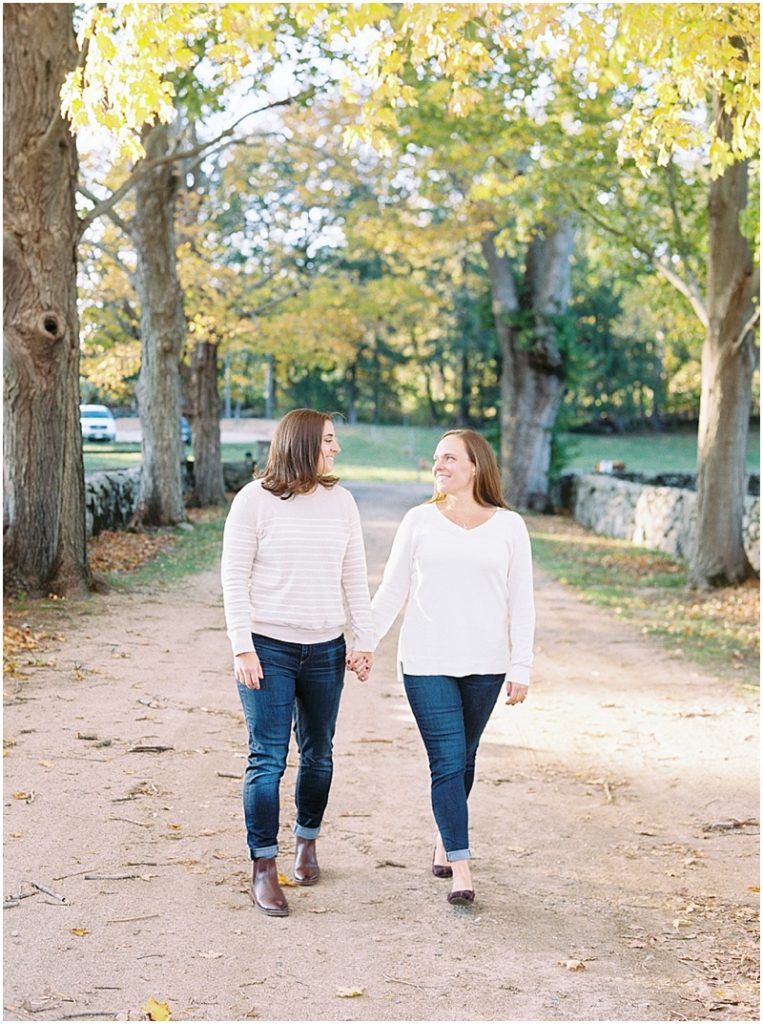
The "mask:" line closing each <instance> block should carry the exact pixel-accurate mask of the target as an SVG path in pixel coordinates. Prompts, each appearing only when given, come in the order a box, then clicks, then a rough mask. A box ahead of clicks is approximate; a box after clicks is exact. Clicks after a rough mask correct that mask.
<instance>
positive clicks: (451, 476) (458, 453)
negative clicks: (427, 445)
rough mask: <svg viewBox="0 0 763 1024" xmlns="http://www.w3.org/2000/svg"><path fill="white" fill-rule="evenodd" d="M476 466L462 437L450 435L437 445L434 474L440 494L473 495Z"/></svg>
mask: <svg viewBox="0 0 763 1024" xmlns="http://www.w3.org/2000/svg"><path fill="white" fill-rule="evenodd" d="M475 473H476V467H475V465H474V463H473V462H472V460H471V459H470V458H469V453H468V451H467V450H466V445H465V444H464V442H463V441H462V440H461V438H460V437H456V436H454V435H448V436H446V437H444V438H443V439H442V440H441V441H440V443H439V444H438V445H437V448H436V449H435V453H434V464H433V466H432V474H433V475H434V480H435V487H436V488H437V491H438V492H439V493H440V494H447V495H453V496H454V497H455V496H456V495H470V496H471V495H472V494H473V492H474V476H475Z"/></svg>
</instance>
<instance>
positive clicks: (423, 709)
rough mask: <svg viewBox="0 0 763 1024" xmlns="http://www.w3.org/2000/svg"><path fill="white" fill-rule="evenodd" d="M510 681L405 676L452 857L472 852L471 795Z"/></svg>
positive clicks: (447, 850) (496, 677)
mask: <svg viewBox="0 0 763 1024" xmlns="http://www.w3.org/2000/svg"><path fill="white" fill-rule="evenodd" d="M504 679H505V675H473V676H409V675H407V674H406V675H404V676H403V680H404V682H405V692H406V694H407V695H408V701H409V703H410V705H411V710H412V711H413V715H414V718H415V719H416V724H417V725H418V727H419V732H420V733H421V738H422V739H423V741H424V746H425V747H426V751H427V756H428V757H429V771H430V774H431V776H432V811H433V812H434V817H435V821H436V822H437V827H438V829H439V830H440V835H441V836H442V842H443V846H444V847H445V853H446V855H447V858H448V860H449V861H454V860H468V859H469V857H470V856H471V854H470V853H469V810H468V806H467V798H468V796H469V793H470V792H471V789H472V785H473V783H474V761H475V758H476V756H477V747H478V746H479V742H480V737H481V736H482V733H483V731H484V729H485V726H486V725H487V721H488V719H489V718H490V713H491V711H492V710H493V708H494V707H495V702H496V701H497V700H498V694H499V693H500V692H501V687H502V686H503V681H504Z"/></svg>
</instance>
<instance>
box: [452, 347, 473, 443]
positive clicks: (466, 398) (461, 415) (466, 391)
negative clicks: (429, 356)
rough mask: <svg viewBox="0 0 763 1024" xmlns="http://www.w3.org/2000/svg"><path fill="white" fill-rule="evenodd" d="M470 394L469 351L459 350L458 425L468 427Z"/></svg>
mask: <svg viewBox="0 0 763 1024" xmlns="http://www.w3.org/2000/svg"><path fill="white" fill-rule="evenodd" d="M471 394H472V379H471V367H470V366H469V353H468V352H467V351H466V349H463V350H462V352H461V374H460V379H459V391H458V411H457V413H456V423H457V425H458V426H459V427H468V426H469V423H470V422H471V418H470V405H471Z"/></svg>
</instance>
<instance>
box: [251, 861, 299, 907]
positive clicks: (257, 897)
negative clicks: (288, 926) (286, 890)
mask: <svg viewBox="0 0 763 1024" xmlns="http://www.w3.org/2000/svg"><path fill="white" fill-rule="evenodd" d="M249 895H250V896H251V897H252V902H253V903H254V905H255V907H257V909H258V910H261V911H262V913H263V914H267V915H268V916H269V917H286V915H287V914H288V913H289V904H288V903H287V902H286V897H285V896H284V894H283V889H282V888H281V886H280V885H279V884H278V871H277V870H276V859H275V857H255V858H254V861H253V862H252V884H251V886H250V888H249Z"/></svg>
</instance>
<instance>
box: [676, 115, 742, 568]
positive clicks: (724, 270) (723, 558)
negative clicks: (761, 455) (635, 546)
mask: <svg viewBox="0 0 763 1024" xmlns="http://www.w3.org/2000/svg"><path fill="white" fill-rule="evenodd" d="M715 106H716V110H715V115H716V118H717V120H718V122H719V129H720V130H719V134H722V132H723V134H725V135H726V136H727V135H728V128H729V125H728V115H726V114H723V113H722V111H721V109H720V103H719V101H718V99H717V98H716V104H715ZM747 176H748V167H747V164H746V163H745V162H739V163H736V164H733V165H732V166H731V167H729V168H728V169H727V170H726V171H725V172H724V174H723V175H721V177H719V178H717V179H716V180H715V181H713V182H712V184H711V186H710V202H709V216H710V230H709V238H710V246H709V252H708V281H707V309H708V327H707V331H706V333H705V341H704V345H703V349H702V393H701V397H700V413H699V434H698V438H697V523H696V530H695V543H694V550H693V552H692V556H691V560H690V572H689V581H690V584H691V586H693V587H696V588H707V587H713V586H726V585H728V584H731V583H738V582H740V581H741V580H743V579H746V578H747V577H749V576H751V575H752V574H753V570H752V567H751V566H750V564H749V562H748V560H747V556H746V554H745V550H744V543H743V539H742V515H743V512H744V497H745V491H746V472H745V461H746V454H747V431H748V429H749V419H750V401H751V394H752V376H753V372H754V370H755V364H756V358H755V349H754V330H753V324H754V314H753V299H754V296H755V295H756V293H757V289H758V277H757V275H756V274H754V273H753V265H752V255H751V253H750V248H749V246H748V244H747V241H746V239H745V237H744V235H743V234H742V232H741V231H740V229H739V215H740V213H741V211H742V210H743V209H744V208H745V206H746V205H747Z"/></svg>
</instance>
